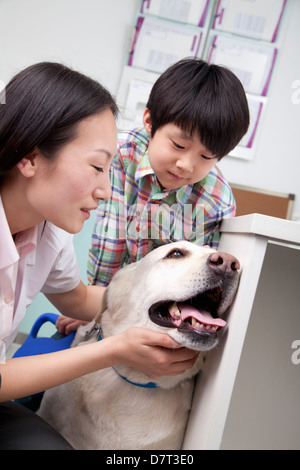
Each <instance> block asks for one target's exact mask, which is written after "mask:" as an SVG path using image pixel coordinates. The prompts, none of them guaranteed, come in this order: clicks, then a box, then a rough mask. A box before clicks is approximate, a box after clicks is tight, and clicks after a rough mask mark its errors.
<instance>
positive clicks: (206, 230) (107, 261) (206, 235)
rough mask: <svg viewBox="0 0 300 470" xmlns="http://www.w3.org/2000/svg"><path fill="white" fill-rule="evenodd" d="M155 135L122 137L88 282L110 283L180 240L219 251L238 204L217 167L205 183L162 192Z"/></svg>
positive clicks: (96, 234)
mask: <svg viewBox="0 0 300 470" xmlns="http://www.w3.org/2000/svg"><path fill="white" fill-rule="evenodd" d="M148 142H149V136H148V134H147V133H146V131H145V130H144V129H143V128H141V129H133V130H132V131H128V132H123V133H121V134H120V136H119V143H118V153H117V154H116V156H115V158H114V160H113V163H112V166H111V172H110V178H111V185H112V195H111V199H110V200H109V201H106V202H101V203H100V205H99V208H98V210H97V213H96V219H95V227H94V232H93V235H92V245H91V248H90V250H89V259H88V281H89V282H90V283H91V284H98V285H107V284H108V283H109V282H110V280H111V278H112V276H113V275H114V274H115V273H116V271H118V269H119V268H120V267H122V266H124V265H126V264H129V263H132V262H135V261H138V260H139V259H141V258H142V257H143V256H145V255H146V254H147V253H148V252H149V251H151V250H152V249H154V248H156V247H157V246H160V245H162V244H166V243H170V242H174V241H176V240H183V239H185V240H189V241H192V242H195V243H197V244H200V245H205V244H206V245H210V246H211V247H213V248H217V246H218V242H219V237H220V234H219V228H220V224H221V222H222V219H223V218H228V217H234V215H235V200H234V197H233V194H232V191H231V189H230V186H229V185H228V183H227V182H226V181H225V179H224V178H223V176H222V174H221V172H220V171H219V169H218V168H217V167H214V168H213V169H212V171H210V173H209V174H208V175H207V176H206V177H205V178H204V179H203V180H202V181H200V182H199V183H196V184H194V185H187V186H182V187H181V188H178V189H172V190H162V189H161V187H160V184H159V182H158V180H157V178H156V175H155V173H154V172H153V170H152V168H151V166H150V163H149V158H148Z"/></svg>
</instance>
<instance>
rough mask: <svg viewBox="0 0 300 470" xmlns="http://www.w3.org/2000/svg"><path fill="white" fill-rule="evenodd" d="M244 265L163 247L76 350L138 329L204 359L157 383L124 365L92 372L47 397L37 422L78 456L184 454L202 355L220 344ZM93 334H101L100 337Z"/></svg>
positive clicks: (185, 246) (115, 285)
mask: <svg viewBox="0 0 300 470" xmlns="http://www.w3.org/2000/svg"><path fill="white" fill-rule="evenodd" d="M238 269H239V262H238V260H237V259H236V258H234V257H233V256H231V255H228V254H225V253H220V252H215V251H214V250H212V249H210V248H204V247H199V246H197V245H194V244H192V243H189V242H185V241H182V242H175V243H171V244H168V245H164V246H162V247H159V248H157V249H155V250H154V251H152V252H151V253H149V254H148V255H147V256H145V257H144V258H143V259H142V260H140V261H139V262H137V263H133V264H130V265H128V266H126V267H125V268H123V269H121V270H120V271H119V272H118V273H117V274H116V275H115V276H114V278H113V280H112V282H111V284H110V285H109V287H108V289H107V291H106V292H107V295H106V296H105V297H106V298H105V302H104V305H103V308H102V310H101V312H100V313H99V314H98V316H97V317H96V319H95V321H93V322H92V323H90V324H89V325H87V326H84V327H81V328H79V330H78V332H77V334H76V337H75V339H74V342H73V345H72V346H77V345H80V344H84V343H85V342H92V341H98V340H99V331H100V335H102V337H104V338H105V337H107V336H110V335H114V334H118V333H120V332H122V331H124V330H126V329H128V328H130V327H132V326H138V327H142V328H152V329H154V330H157V331H159V332H164V333H167V334H169V335H170V336H171V337H172V338H174V339H175V340H176V341H178V342H179V343H180V344H181V345H182V346H185V347H187V348H191V349H195V350H198V351H200V354H199V357H198V359H197V361H196V363H195V364H194V366H193V367H192V368H191V369H190V370H187V371H186V372H184V373H183V374H181V375H177V376H172V377H160V378H158V379H156V381H155V383H153V382H149V378H148V377H146V376H145V375H143V374H142V373H140V372H138V371H137V370H134V369H132V368H130V367H129V366H126V365H122V364H120V365H118V366H117V367H115V368H108V369H104V370H99V371H97V372H93V373H91V374H89V375H86V376H84V377H81V378H79V379H76V380H74V381H72V382H69V383H67V384H64V385H61V386H60V387H57V388H54V389H51V390H49V391H47V392H46V393H45V396H44V399H43V401H42V405H41V408H40V412H39V414H40V415H41V416H42V417H43V418H44V419H45V420H46V421H48V422H49V423H50V424H52V425H53V426H54V427H55V428H56V429H57V430H58V431H59V432H60V433H61V434H62V435H63V436H64V437H65V438H66V439H67V440H68V441H69V442H70V443H71V444H72V445H73V447H74V448H76V449H180V447H181V444H182V439H183V434H184V429H185V425H186V421H187V417H188V412H189V408H190V404H191V397H192V392H193V379H192V377H193V376H194V375H195V374H196V373H197V372H199V370H200V369H201V368H202V366H203V357H204V352H206V351H208V350H209V349H211V348H213V347H214V346H215V345H216V344H217V342H218V331H219V330H220V329H222V328H223V327H224V326H225V324H226V322H225V321H224V320H223V319H221V318H220V316H222V315H223V314H224V313H225V312H226V310H227V309H228V307H229V306H230V305H231V303H232V301H233V299H234V296H235V293H236V290H237V286H238V279H239V274H238ZM94 333H95V334H94Z"/></svg>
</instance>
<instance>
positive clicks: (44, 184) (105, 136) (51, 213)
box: [26, 110, 117, 233]
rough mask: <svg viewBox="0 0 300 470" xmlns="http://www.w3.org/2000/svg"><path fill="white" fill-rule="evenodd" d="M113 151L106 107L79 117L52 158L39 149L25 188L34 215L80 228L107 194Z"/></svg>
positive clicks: (113, 129) (111, 119)
mask: <svg viewBox="0 0 300 470" xmlns="http://www.w3.org/2000/svg"><path fill="white" fill-rule="evenodd" d="M116 151H117V129H116V123H115V119H114V116H113V114H112V112H111V111H110V110H106V111H103V112H101V113H99V114H96V115H94V116H91V117H89V118H86V119H84V120H82V121H81V122H80V124H79V125H78V129H77V137H76V138H75V139H74V140H73V141H71V142H69V143H68V144H66V145H65V146H64V147H63V148H62V150H61V151H60V152H59V154H58V155H57V157H56V158H55V159H54V160H53V161H51V160H48V159H47V158H45V157H44V156H43V155H42V154H41V153H38V154H37V156H35V159H37V160H36V161H35V165H36V171H35V174H34V176H33V178H30V179H29V181H28V183H29V184H28V185H27V191H26V197H27V202H28V203H29V204H30V207H31V210H32V211H33V212H34V213H35V215H36V216H37V219H39V218H40V219H41V220H48V221H50V222H52V223H53V224H54V225H56V226H58V227H60V228H62V229H63V230H66V231H67V232H70V233H77V232H79V231H80V230H81V229H82V227H83V224H84V222H85V221H86V220H88V219H89V217H90V211H91V210H94V209H96V208H97V207H98V203H99V201H100V200H107V199H109V197H110V194H111V187H110V179H109V168H110V164H111V161H112V159H113V157H114V155H115V154H116Z"/></svg>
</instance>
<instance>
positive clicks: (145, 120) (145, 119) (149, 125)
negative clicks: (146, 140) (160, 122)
mask: <svg viewBox="0 0 300 470" xmlns="http://www.w3.org/2000/svg"><path fill="white" fill-rule="evenodd" d="M143 124H144V128H145V130H146V132H147V134H148V135H150V136H151V129H152V121H151V114H150V111H149V109H148V108H146V109H145V111H144V115H143Z"/></svg>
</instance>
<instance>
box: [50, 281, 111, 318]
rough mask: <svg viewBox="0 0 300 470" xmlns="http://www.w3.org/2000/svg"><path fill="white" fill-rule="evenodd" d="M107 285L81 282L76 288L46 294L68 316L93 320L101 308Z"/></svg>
mask: <svg viewBox="0 0 300 470" xmlns="http://www.w3.org/2000/svg"><path fill="white" fill-rule="evenodd" d="M105 289H106V287H102V286H86V285H85V284H83V282H80V283H79V284H78V286H77V287H76V288H75V289H72V290H71V291H69V292H64V293H60V294H46V297H47V299H48V300H50V302H51V303H52V304H53V305H54V306H55V307H56V308H57V309H58V310H59V311H60V312H61V313H62V314H63V315H66V316H67V317H71V318H74V319H76V320H84V321H91V320H93V319H94V318H95V316H96V315H97V313H98V312H99V310H100V307H101V302H102V296H103V294H104V291H105Z"/></svg>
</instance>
